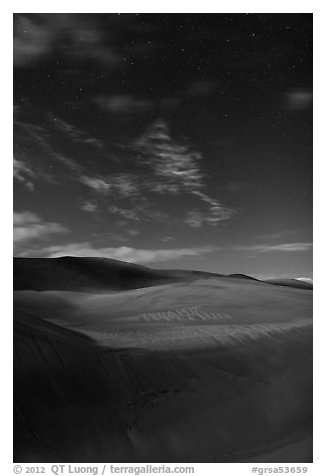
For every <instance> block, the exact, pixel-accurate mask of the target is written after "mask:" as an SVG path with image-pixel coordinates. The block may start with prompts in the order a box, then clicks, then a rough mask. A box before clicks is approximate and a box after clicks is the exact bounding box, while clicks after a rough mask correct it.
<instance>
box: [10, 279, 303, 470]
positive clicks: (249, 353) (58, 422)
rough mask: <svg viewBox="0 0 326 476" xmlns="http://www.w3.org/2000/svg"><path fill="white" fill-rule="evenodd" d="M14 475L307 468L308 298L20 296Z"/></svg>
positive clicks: (199, 285) (228, 290)
mask: <svg viewBox="0 0 326 476" xmlns="http://www.w3.org/2000/svg"><path fill="white" fill-rule="evenodd" d="M14 302H15V312H14V331H15V332H14V335H15V344H14V369H15V372H14V396H15V409H16V411H15V445H14V459H15V462H36V461H37V462H101V461H103V462H104V461H111V462H178V461H179V462H180V461H184V462H227V461H236V462H241V461H255V460H257V461H260V462H261V461H263V462H268V461H278V462H308V461H311V459H312V444H311V412H312V383H311V378H312V319H311V318H312V293H311V292H310V291H307V290H301V289H295V288H289V287H283V286H273V285H268V284H264V283H261V282H259V281H255V280H247V279H242V278H239V279H237V278H232V279H228V278H225V277H218V276H217V277H216V276H215V277H211V278H210V279H197V280H194V281H192V282H179V283H173V284H164V285H157V286H155V287H146V288H140V289H131V290H127V291H119V292H110V293H109V294H105V293H101V294H95V293H89V292H88V293H85V292H80V291H79V292H70V291H42V292H37V291H34V290H29V291H27V290H25V291H17V292H15V299H14Z"/></svg>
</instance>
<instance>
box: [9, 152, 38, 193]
mask: <svg viewBox="0 0 326 476" xmlns="http://www.w3.org/2000/svg"><path fill="white" fill-rule="evenodd" d="M13 160H14V161H13V166H14V178H15V179H16V180H19V181H20V182H22V183H23V184H24V185H25V186H26V188H28V190H30V191H31V192H33V191H34V189H35V187H34V183H33V182H31V180H29V178H34V177H35V172H33V171H32V170H31V169H30V168H29V167H28V166H27V165H26V164H25V162H23V161H21V160H17V159H16V158H15V157H14V159H13Z"/></svg>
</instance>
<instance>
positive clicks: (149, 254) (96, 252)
mask: <svg viewBox="0 0 326 476" xmlns="http://www.w3.org/2000/svg"><path fill="white" fill-rule="evenodd" d="M215 249H216V248H214V247H198V248H173V249H153V250H147V249H137V248H130V247H127V246H120V247H117V248H94V247H93V246H92V245H91V244H90V243H89V242H84V243H69V244H66V245H62V246H49V247H44V248H41V249H39V250H34V251H29V252H26V251H25V252H23V254H21V256H23V255H24V256H26V254H28V256H44V257H48V258H56V257H59V256H67V255H69V256H88V257H93V256H94V257H105V258H112V259H117V260H122V261H127V262H131V263H150V262H158V261H168V260H174V259H178V258H183V257H185V256H199V255H202V254H207V253H211V252H213V251H214V250H215Z"/></svg>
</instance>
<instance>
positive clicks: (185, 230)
mask: <svg viewBox="0 0 326 476" xmlns="http://www.w3.org/2000/svg"><path fill="white" fill-rule="evenodd" d="M14 225H15V230H14V241H15V248H14V254H15V256H24V257H56V256H64V255H73V256H104V257H108V258H115V259H120V260H124V261H132V262H137V263H140V264H144V265H148V266H151V267H157V268H187V269H200V270H207V271H214V272H218V273H226V274H228V273H245V274H249V275H251V276H256V277H260V278H263V277H275V276H278V277H296V278H312V15H311V14H218V13H216V14H112V13H105V14H15V15H14Z"/></svg>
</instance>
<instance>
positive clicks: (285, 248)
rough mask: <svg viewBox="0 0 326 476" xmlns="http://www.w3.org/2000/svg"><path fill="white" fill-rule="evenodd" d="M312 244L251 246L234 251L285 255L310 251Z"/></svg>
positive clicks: (236, 247) (236, 248)
mask: <svg viewBox="0 0 326 476" xmlns="http://www.w3.org/2000/svg"><path fill="white" fill-rule="evenodd" d="M312 246H313V244H312V243H307V242H302V243H281V244H278V245H270V244H265V245H252V246H235V247H234V248H233V249H234V250H235V251H256V252H257V253H269V252H272V251H281V252H286V253H293V252H297V251H309V250H311V249H312Z"/></svg>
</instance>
